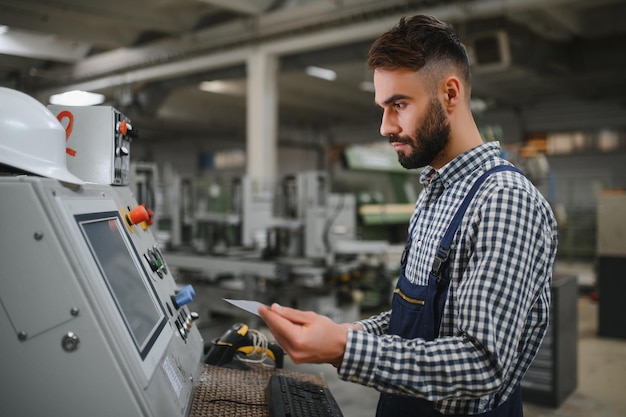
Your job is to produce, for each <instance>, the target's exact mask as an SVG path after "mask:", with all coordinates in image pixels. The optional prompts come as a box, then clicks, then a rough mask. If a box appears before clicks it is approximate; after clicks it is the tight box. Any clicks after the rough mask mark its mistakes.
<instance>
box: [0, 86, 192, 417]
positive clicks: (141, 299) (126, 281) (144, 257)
mask: <svg viewBox="0 0 626 417" xmlns="http://www.w3.org/2000/svg"><path fill="white" fill-rule="evenodd" d="M0 96H1V98H0V133H1V134H0V165H1V168H2V170H1V171H2V174H1V175H0V194H1V195H2V198H1V199H0V213H2V216H0V262H1V263H2V268H3V269H2V270H3V272H2V279H0V304H1V306H2V308H0V332H1V334H2V337H1V338H0V350H1V351H2V358H1V359H0V367H1V368H2V370H3V373H2V380H3V382H2V387H3V388H2V390H3V393H2V395H3V399H6V400H3V401H1V402H0V415H3V416H5V415H6V416H36V415H55V416H57V415H58V416H61V415H62V416H70V417H71V416H77V417H78V416H86V415H89V416H111V415H120V416H127V417H132V416H138V417H139V416H154V417H159V416H163V417H172V416H181V417H182V416H187V415H188V414H189V411H190V407H191V404H192V399H193V390H194V385H195V383H196V382H197V376H198V375H199V372H200V367H201V363H202V361H201V359H202V353H203V340H202V337H201V335H200V333H199V331H198V330H197V328H196V327H195V326H194V325H193V319H194V317H195V316H194V314H192V313H191V311H190V310H189V306H188V304H189V302H190V301H191V300H192V299H193V296H194V290H193V288H192V287H190V286H182V285H179V284H178V283H177V282H176V280H175V278H174V276H173V274H172V269H171V268H170V267H169V265H168V264H167V263H166V261H165V258H164V256H163V252H162V251H161V248H160V247H159V245H158V244H157V242H156V241H155V239H154V236H153V234H152V231H151V227H150V226H151V223H152V215H151V210H150V209H149V208H146V207H145V206H142V205H140V204H138V202H137V200H136V199H135V197H134V195H133V193H132V192H131V190H130V189H129V188H128V187H127V186H125V184H127V183H128V170H129V166H130V165H129V163H128V162H129V155H128V152H127V151H128V150H129V144H130V142H131V135H130V134H129V133H130V123H129V121H128V120H127V119H126V118H125V117H124V116H123V115H121V114H120V113H119V112H117V111H116V110H115V109H112V108H110V107H100V108H63V109H61V108H56V107H54V108H52V111H54V112H55V113H56V114H53V113H52V112H51V111H50V110H48V109H46V108H45V107H44V106H43V105H41V104H40V103H39V102H37V101H36V100H34V99H32V98H30V97H29V96H27V95H25V94H23V93H19V92H17V91H14V90H9V89H4V88H0ZM68 114H69V116H68ZM55 116H56V117H55ZM59 119H63V121H64V122H66V120H65V119H67V120H69V121H70V124H68V125H67V126H70V127H66V128H65V129H64V127H63V125H62V124H61V123H60V121H59ZM83 122H85V124H83ZM95 139H97V140H95ZM66 140H67V144H66ZM66 155H68V160H71V161H72V162H70V163H66ZM69 158H75V159H69ZM83 158H84V159H83ZM90 158H94V159H93V160H91V159H90ZM89 161H96V162H89ZM92 164H93V165H92ZM96 165H97V166H99V167H100V168H98V169H94V170H91V169H90V167H93V168H95V166H96ZM68 166H69V167H71V169H72V172H70V171H68V169H67V167H68ZM81 167H82V168H81ZM90 175H95V176H93V177H91V176H90Z"/></svg>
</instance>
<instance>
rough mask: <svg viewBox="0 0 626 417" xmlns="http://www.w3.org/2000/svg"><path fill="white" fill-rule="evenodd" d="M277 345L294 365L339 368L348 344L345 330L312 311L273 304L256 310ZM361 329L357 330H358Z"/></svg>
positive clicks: (346, 327) (342, 325)
mask: <svg viewBox="0 0 626 417" xmlns="http://www.w3.org/2000/svg"><path fill="white" fill-rule="evenodd" d="M259 314H260V315H261V317H262V318H263V320H265V323H267V325H268V326H269V328H270V331H271V332H272V334H273V335H274V337H275V338H276V341H277V342H278V344H279V345H280V346H281V347H282V348H283V349H284V350H285V351H286V352H287V354H288V355H289V357H291V359H292V360H293V361H294V362H295V363H330V364H332V365H334V366H336V367H337V366H339V365H340V364H341V361H342V359H343V353H344V351H345V349H346V342H347V340H348V328H349V327H352V326H353V325H350V324H337V323H335V322H334V321H332V320H331V319H329V318H328V317H326V316H322V315H319V314H316V313H314V312H312V311H301V310H295V309H293V308H289V307H281V306H280V305H278V304H272V306H271V308H269V307H266V306H261V307H259ZM359 327H360V326H359Z"/></svg>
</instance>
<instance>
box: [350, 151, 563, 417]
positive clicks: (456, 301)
mask: <svg viewBox="0 0 626 417" xmlns="http://www.w3.org/2000/svg"><path fill="white" fill-rule="evenodd" d="M506 163H507V162H506V161H504V160H503V159H502V158H501V157H500V145H499V144H498V143H487V144H483V145H480V146H478V147H476V148H474V149H472V150H470V151H468V152H466V153H464V154H462V155H460V156H458V157H457V158H455V159H454V160H453V161H451V162H450V163H448V164H447V165H446V166H444V167H443V168H441V169H440V170H439V171H435V170H434V169H433V168H432V167H426V168H425V169H424V171H423V172H422V174H421V176H420V182H421V183H422V184H423V185H424V190H423V191H422V193H421V194H420V196H419V198H418V200H417V203H416V208H415V212H414V213H413V216H412V218H411V227H410V228H409V230H412V231H413V232H412V236H411V239H412V240H413V242H412V245H411V251H410V253H409V256H408V260H407V266H406V275H407V279H408V280H409V281H411V282H413V283H416V284H418V285H426V284H427V281H428V274H429V272H430V269H431V266H432V263H433V259H434V255H435V250H436V247H437V245H438V244H439V241H440V240H441V238H442V236H443V235H444V233H445V230H446V229H447V227H448V225H449V224H450V221H451V220H452V217H453V216H454V213H455V212H456V210H457V208H458V207H459V205H460V204H461V201H462V200H463V198H464V197H465V195H466V193H467V192H468V191H469V189H470V188H471V186H472V184H473V183H474V181H475V180H476V179H477V178H478V177H479V176H480V174H482V173H483V172H485V171H486V170H488V169H489V168H491V167H493V166H495V165H501V164H506ZM418 215H419V221H417V222H416V219H417V218H418ZM556 247H557V226H556V221H555V219H554V216H553V214H552V211H551V209H550V207H549V205H548V204H547V202H546V201H545V199H544V198H543V197H542V195H541V194H540V193H539V192H538V191H537V189H536V188H535V187H534V186H533V185H532V184H531V183H530V181H528V180H527V179H526V178H524V177H523V176H521V175H520V174H518V173H514V172H510V171H505V172H499V173H496V174H493V175H491V176H489V177H488V178H487V179H486V180H485V182H484V184H483V185H482V186H481V187H480V189H479V190H478V192H477V193H476V195H475V197H474V199H473V200H472V203H471V204H470V205H469V207H468V209H467V212H466V214H465V217H464V218H463V221H462V222H461V225H460V227H459V230H458V232H457V234H456V236H455V238H454V241H453V244H452V248H451V253H450V260H451V263H450V267H451V272H450V273H451V278H452V279H451V283H450V289H449V292H448V299H447V302H446V305H445V311H444V316H443V320H442V324H441V329H440V333H439V338H438V339H435V340H434V341H429V342H427V341H424V340H423V339H412V340H408V339H402V338H400V337H399V336H392V335H387V334H386V333H387V328H388V324H389V316H390V312H389V311H387V312H384V313H381V314H379V315H377V316H374V317H372V318H370V319H367V320H363V321H361V322H360V323H361V324H362V325H363V327H364V328H365V332H360V331H356V330H349V333H348V343H347V345H346V350H345V354H344V358H343V362H342V364H341V365H340V367H339V368H338V375H339V377H340V378H341V379H344V380H347V381H352V382H356V383H360V384H363V385H366V386H370V387H374V388H376V389H377V390H379V391H384V392H389V393H395V394H401V395H409V396H415V397H421V398H425V399H427V400H430V401H434V402H435V407H436V408H437V409H438V410H439V411H440V412H441V413H443V414H478V413H481V412H484V411H487V410H490V409H491V408H493V407H494V406H496V405H497V404H499V403H501V402H502V401H504V400H506V399H507V398H508V397H509V395H510V394H511V393H512V392H513V390H514V389H515V388H516V387H517V385H519V384H520V382H521V379H522V377H523V376H524V373H525V372H526V370H527V369H528V367H529V366H530V364H531V362H532V360H533V359H534V357H535V355H536V353H537V350H538V349H539V346H540V344H541V341H542V339H543V336H544V334H545V331H546V327H547V325H548V315H549V307H550V287H551V276H552V265H553V263H554V258H555V255H556Z"/></svg>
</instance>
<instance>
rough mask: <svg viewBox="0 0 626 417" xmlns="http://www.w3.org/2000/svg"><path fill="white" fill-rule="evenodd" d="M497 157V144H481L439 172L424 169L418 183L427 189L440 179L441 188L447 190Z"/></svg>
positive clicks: (498, 153)
mask: <svg viewBox="0 0 626 417" xmlns="http://www.w3.org/2000/svg"><path fill="white" fill-rule="evenodd" d="M498 156H500V143H499V142H488V143H483V144H482V145H479V146H476V147H475V148H472V149H470V150H469V151H467V152H464V153H462V154H461V155H459V156H457V157H456V158H454V159H453V160H452V161H450V162H448V163H447V164H446V165H444V166H443V167H441V168H440V169H439V170H436V169H435V168H433V167H432V166H430V165H429V166H427V167H425V168H424V169H423V170H422V172H421V174H420V183H421V184H422V185H423V186H424V187H428V185H429V184H430V183H431V182H434V181H435V180H436V179H437V178H440V181H441V183H442V184H443V187H444V188H448V187H450V186H451V185H452V184H454V183H455V182H457V181H458V180H460V179H462V178H465V177H467V176H468V175H469V174H470V173H471V172H473V171H475V170H476V169H478V168H480V167H481V166H483V165H484V164H485V163H486V162H487V161H488V160H489V159H493V158H494V157H498Z"/></svg>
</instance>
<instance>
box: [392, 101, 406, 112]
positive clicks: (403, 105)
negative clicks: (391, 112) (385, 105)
mask: <svg viewBox="0 0 626 417" xmlns="http://www.w3.org/2000/svg"><path fill="white" fill-rule="evenodd" d="M393 107H394V108H395V109H397V110H402V109H403V108H405V107H406V104H404V103H400V102H398V103H393Z"/></svg>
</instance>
